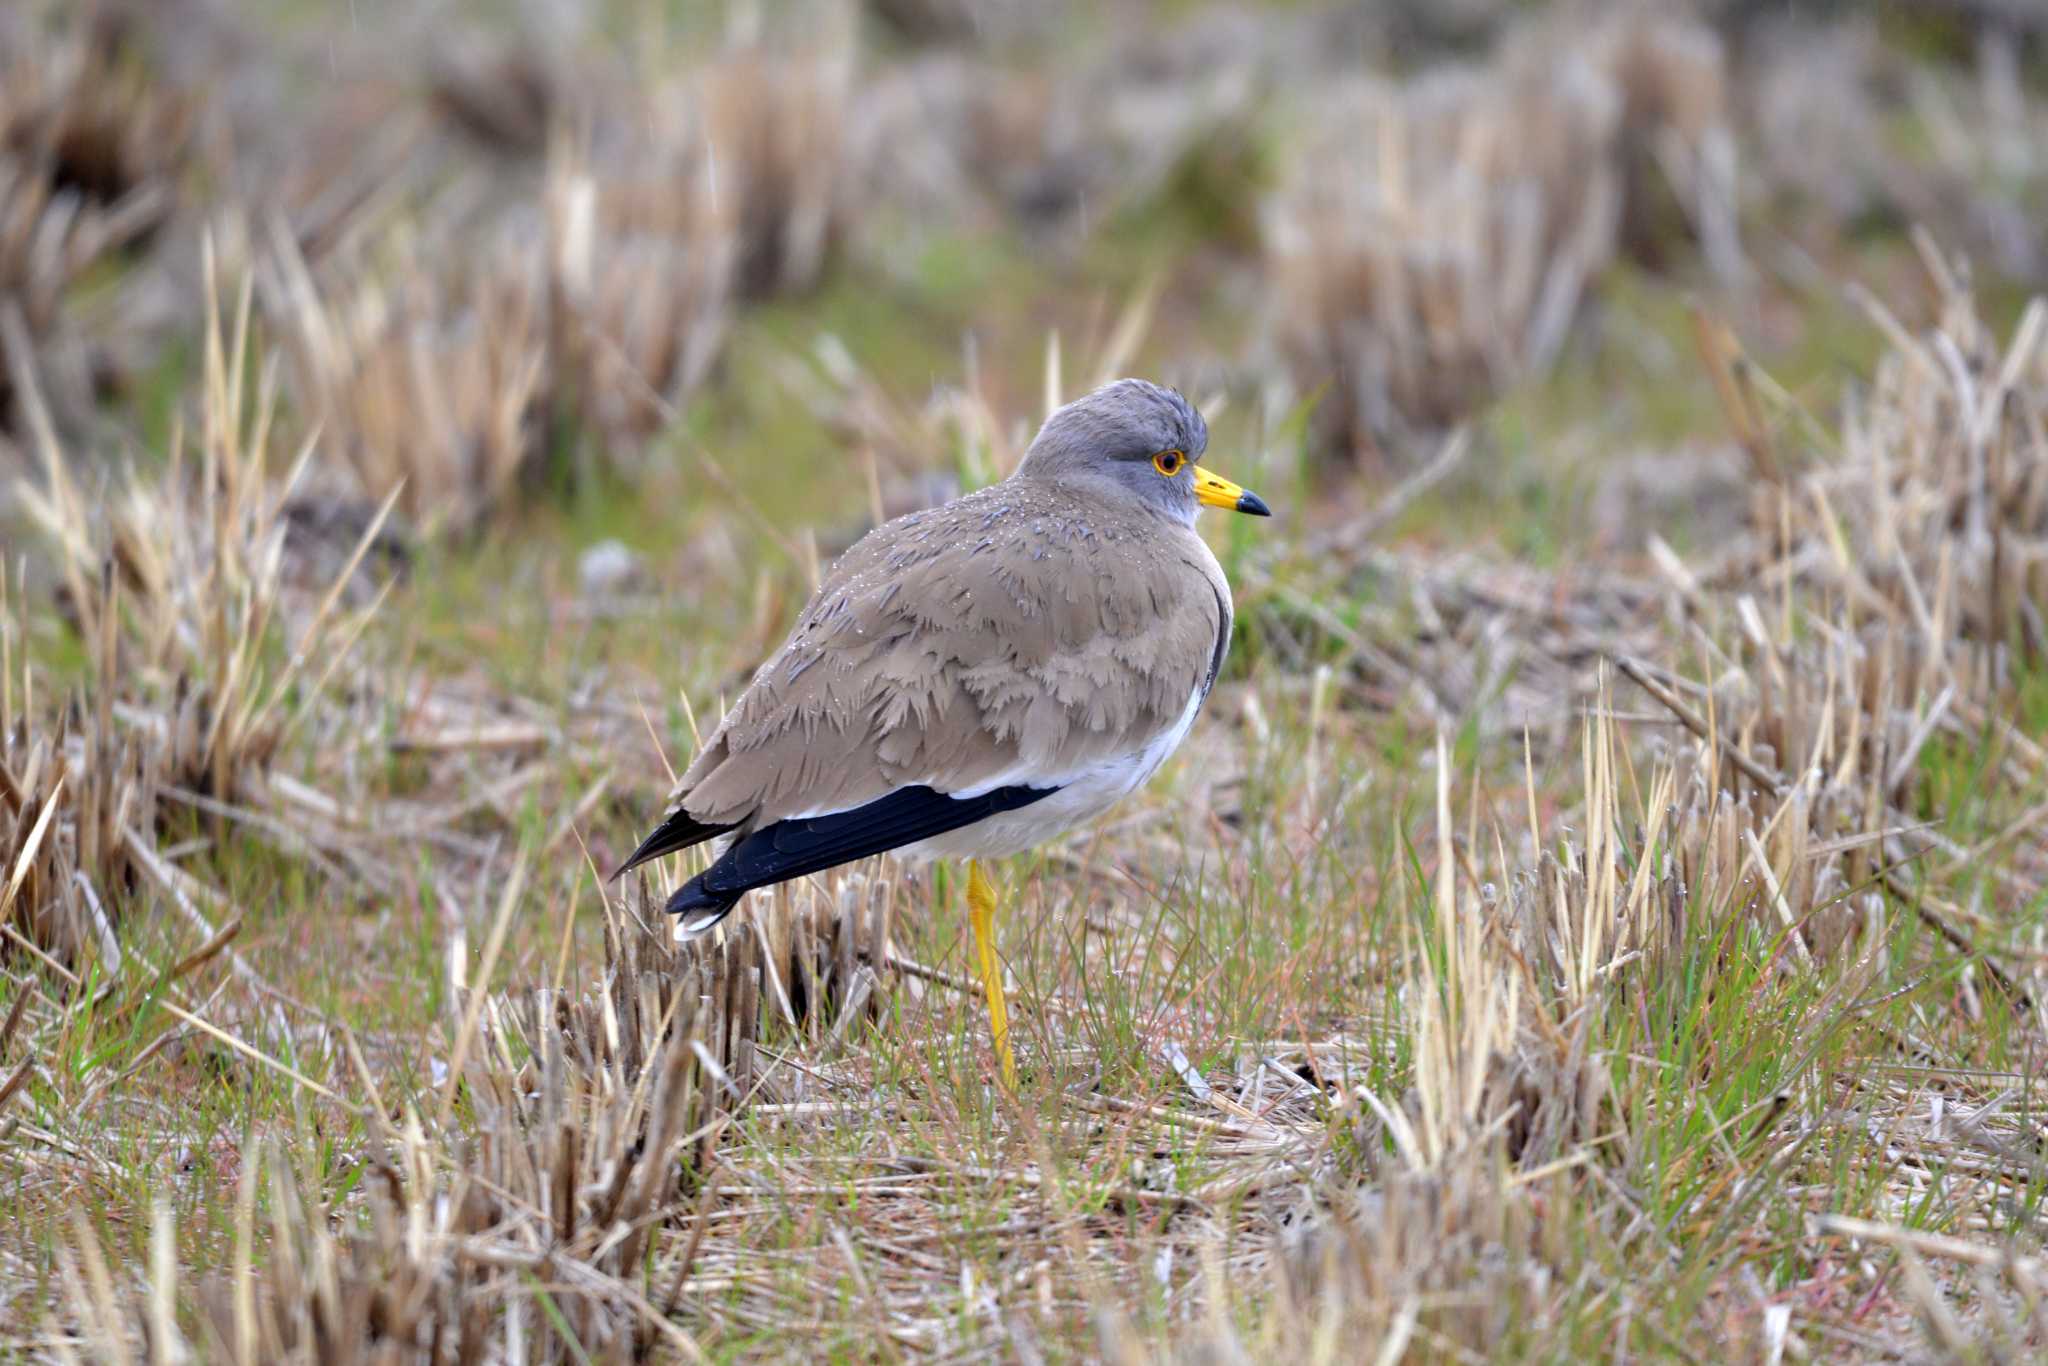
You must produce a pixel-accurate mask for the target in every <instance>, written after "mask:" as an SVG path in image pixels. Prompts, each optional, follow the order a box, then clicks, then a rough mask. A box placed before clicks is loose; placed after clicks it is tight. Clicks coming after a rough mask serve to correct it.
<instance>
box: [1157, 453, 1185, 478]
mask: <svg viewBox="0 0 2048 1366" xmlns="http://www.w3.org/2000/svg"><path fill="white" fill-rule="evenodd" d="M1187 463H1188V457H1187V453H1186V452H1185V451H1161V452H1159V454H1157V455H1155V456H1153V457H1152V468H1153V469H1155V470H1158V471H1159V472H1160V473H1161V474H1162V475H1164V476H1166V477H1167V478H1168V479H1171V478H1173V476H1175V475H1176V474H1179V473H1180V467H1181V466H1183V465H1185V464H1187Z"/></svg>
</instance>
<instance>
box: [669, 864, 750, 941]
mask: <svg viewBox="0 0 2048 1366" xmlns="http://www.w3.org/2000/svg"><path fill="white" fill-rule="evenodd" d="M705 877H706V874H705V873H699V874H697V876H695V877H693V878H691V879H690V880H689V881H688V882H685V883H684V884H683V885H682V886H680V887H678V888H677V889H676V890H675V894H674V895H672V896H670V897H669V899H668V905H667V906H666V907H664V908H663V909H664V910H666V911H667V912H668V913H669V914H670V915H672V916H675V917H676V919H677V920H679V921H681V922H682V923H681V924H680V925H679V926H678V927H677V929H678V931H679V932H680V934H681V936H682V937H683V938H685V939H695V938H696V937H697V936H698V935H700V934H704V933H707V932H708V931H709V930H710V929H711V927H712V926H713V925H716V924H717V923H718V922H719V921H721V920H723V919H725V918H726V917H727V916H728V915H731V914H732V908H733V907H735V906H737V905H739V904H740V898H741V897H743V896H745V895H746V893H745V892H743V891H741V892H719V891H713V890H712V889H711V888H709V887H706V886H705V885H704V879H705Z"/></svg>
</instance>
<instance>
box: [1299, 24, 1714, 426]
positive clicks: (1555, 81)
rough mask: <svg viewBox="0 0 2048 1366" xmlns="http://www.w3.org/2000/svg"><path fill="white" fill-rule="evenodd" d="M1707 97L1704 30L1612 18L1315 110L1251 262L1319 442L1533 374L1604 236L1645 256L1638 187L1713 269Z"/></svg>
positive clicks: (1601, 265)
mask: <svg viewBox="0 0 2048 1366" xmlns="http://www.w3.org/2000/svg"><path fill="white" fill-rule="evenodd" d="M1726 103H1727V96H1726V93H1725V89H1724V78H1723V74H1722V62H1721V53H1720V48H1719V44H1718V41H1717V40H1716V38H1715V37H1714V35H1713V34H1712V33H1711V32H1710V31H1708V30H1705V29H1703V28H1701V27H1699V26H1698V25H1696V24H1693V23H1692V22H1690V21H1684V20H1676V19H1661V18H1649V17H1645V16H1642V15H1639V14H1634V13H1631V14H1628V15H1626V16H1624V17H1621V18H1618V19H1614V20H1611V21H1609V22H1607V23H1605V24H1603V25H1601V26H1599V27H1598V28H1596V29H1595V30H1594V31H1593V32H1592V33H1591V34H1590V35H1589V34H1587V33H1585V32H1581V31H1578V30H1576V29H1566V28H1563V27H1561V26H1560V27H1558V28H1556V29H1551V28H1533V29H1531V30H1530V31H1529V32H1528V33H1526V34H1524V35H1522V36H1520V37H1519V38H1518V39H1517V40H1515V41H1512V42H1509V43H1507V44H1504V46H1503V48H1502V50H1501V51H1499V52H1498V53H1497V54H1495V55H1494V56H1493V57H1492V58H1491V59H1490V60H1489V62H1488V63H1486V64H1485V65H1481V66H1474V67H1471V68H1469V69H1463V70H1436V71H1430V72H1426V73H1424V74H1422V75H1420V76H1418V77H1416V78H1415V79H1414V80H1412V81H1409V82H1405V83H1399V84H1390V83H1387V82H1369V83H1360V82H1356V81H1354V82H1352V83H1351V86H1350V88H1348V89H1346V90H1344V91H1343V92H1341V93H1340V94H1338V95H1336V96H1333V97H1331V98H1329V99H1327V100H1324V101H1322V102H1321V103H1320V106H1319V115H1318V122H1319V125H1320V127H1319V131H1318V132H1317V133H1316V134H1315V136H1314V140H1313V141H1312V142H1311V143H1310V144H1308V145H1307V146H1305V147H1304V149H1303V155H1301V156H1300V158H1299V159H1298V161H1297V163H1296V166H1295V169H1294V171H1293V172H1292V176H1291V178H1290V180H1289V181H1288V183H1286V184H1285V185H1283V186H1282V187H1281V189H1280V190H1279V191H1278V192H1277V193H1276V195H1275V196H1274V198H1273V200H1272V201H1271V202H1270V203H1269V204H1268V205H1267V211H1266V250H1267V258H1268V270H1269V272H1270V274H1271V277H1272V279H1273V282H1274V294H1273V319H1274V328H1275V332H1276V339H1277V341H1278V344H1279V347H1280V350H1281V352H1282V353H1283V355H1284V357H1285V359H1286V361H1287V363H1288V365H1289V366H1290V367H1291V368H1292V370H1293V373H1294V375H1295V378H1296V383H1297V385H1298V386H1299V387H1300V389H1301V390H1302V391H1303V392H1307V391H1310V390H1313V389H1316V388H1317V387H1318V386H1321V385H1324V384H1328V385H1330V386H1331V388H1330V392H1329V394H1328V396H1327V398H1326V399H1325V400H1324V401H1323V402H1322V404H1321V406H1320V408H1319V410H1318V423H1319V440H1320V442H1321V443H1322V444H1323V446H1324V447H1325V448H1326V449H1327V450H1329V451H1330V452H1332V453H1335V454H1338V455H1340V456H1343V457H1345V458H1350V459H1360V458H1367V457H1378V456H1383V455H1384V454H1385V452H1386V451H1387V450H1388V449H1389V448H1390V447H1392V448H1400V447H1403V446H1405V445H1406V444H1407V443H1408V442H1409V441H1410V440H1412V439H1413V437H1414V436H1416V435H1417V434H1427V433H1431V432H1434V431H1438V430H1441V429H1443V428H1447V427H1449V426H1451V425H1453V424H1454V423H1456V422H1458V421H1460V420H1462V419H1463V418H1465V417H1467V416H1468V415H1470V414H1471V413H1473V412H1474V411H1475V410H1477V409H1478V408H1479V407H1480V406H1481V405H1482V404H1483V403H1484V402H1485V401H1486V400H1487V399H1489V398H1490V397H1492V396H1493V395H1495V394H1497V393H1498V392H1499V391H1500V390H1501V389H1503V388H1504V387H1506V386H1507V385H1509V384H1511V383H1513V382H1514V381H1515V380H1516V379H1517V378H1518V377H1520V376H1523V375H1526V374H1528V373H1530V372H1532V371H1541V370H1542V369H1544V368H1545V367H1546V366H1548V365H1549V364H1550V363H1551V362H1552V361H1553V359H1554V358H1555V357H1556V355H1557V353H1558V350H1559V348H1560V347H1562V346H1563V345H1564V343H1565V340H1566V338H1567V336H1568V334H1569V330H1570V328H1571V325H1572V323H1573V320H1574V318H1575V317H1576V316H1577V314H1578V312H1579V310H1580V308H1581V305H1582V302H1583V300H1584V299H1585V297H1586V295H1587V293H1588V291H1589V289H1590V288H1591V287H1592V285H1593V283H1594V281H1595V279H1596V278H1597V277H1598V276H1599V274H1600V273H1601V271H1603V270H1604V269H1605V268H1606V267H1607V265H1608V263H1609V262H1610V261H1611V260H1612V259H1613V257H1614V255H1615V252H1616V250H1617V247H1618V245H1619V244H1620V241H1621V238H1622V235H1623V232H1624V229H1625V230H1626V232H1627V234H1628V235H1629V236H1630V237H1631V238H1632V239H1634V241H1635V244H1636V245H1637V248H1638V250H1640V251H1642V252H1644V253H1648V252H1650V251H1652V250H1653V249H1656V248H1657V247H1658V246H1659V245H1660V237H1659V235H1658V233H1657V232H1656V229H1655V227H1654V220H1655V213H1654V209H1653V202H1654V198H1655V195H1656V193H1657V190H1658V188H1659V187H1660V186H1663V185H1665V184H1669V185H1670V186H1672V187H1674V188H1675V189H1676V190H1677V191H1678V194H1677V199H1678V201H1679V202H1680V203H1681V204H1682V205H1683V206H1684V207H1685V208H1686V210H1687V211H1688V212H1689V213H1690V214H1691V216H1692V222H1691V223H1688V224H1686V225H1685V226H1686V227H1687V228H1688V229H1691V230H1694V231H1696V232H1697V233H1698V234H1699V235H1700V236H1701V237H1703V238H1705V239H1706V240H1707V241H1708V244H1709V246H1710V248H1711V249H1712V251H1713V253H1714V254H1715V255H1716V256H1717V257H1718V258H1719V259H1720V260H1721V262H1722V263H1724V264H1726V265H1729V266H1732V265H1733V263H1734V260H1735V255H1734V253H1735V251H1736V247H1735V243H1734V240H1733V228H1734V225H1733V218H1732V214H1733V198H1732V195H1733V186H1732V183H1730V180H1729V177H1730V176H1731V175H1732V166H1731V158H1732V156H1733V152H1732V147H1731V145H1730V143H1729V140H1728V139H1729V134H1728V129H1727V126H1726V125H1727V118H1728V111H1727V108H1726Z"/></svg>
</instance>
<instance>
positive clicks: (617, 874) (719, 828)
mask: <svg viewBox="0 0 2048 1366" xmlns="http://www.w3.org/2000/svg"><path fill="white" fill-rule="evenodd" d="M735 828H736V827H734V826H730V825H713V824H709V823H707V822H705V821H700V820H698V819H697V818H696V817H695V816H692V815H691V814H690V813H689V812H687V811H685V810H684V809H683V808H681V807H680V806H679V807H677V808H676V809H675V810H673V811H671V812H669V813H668V814H667V815H666V816H664V817H662V821H661V824H660V825H657V826H655V827H654V830H653V833H651V834H649V835H648V836H647V838H646V839H644V840H642V841H640V847H639V848H637V849H635V850H634V851H633V852H632V853H630V854H628V855H627V856H626V861H625V862H624V863H621V864H620V865H619V866H618V867H617V868H615V869H613V870H612V875H611V876H610V877H608V878H606V879H605V881H607V882H617V881H618V880H619V879H620V878H622V877H624V876H625V875H626V874H627V873H630V872H632V871H633V870H634V869H635V868H638V867H639V866H640V865H641V864H643V863H646V862H649V861H650V860H653V859H658V858H660V857H661V856H662V855H663V854H673V853H675V852H677V851H678V850H681V849H688V848H689V847H690V846H692V845H695V844H702V843H703V842H704V841H705V840H708V839H715V838H717V837H718V836H720V835H723V834H725V833H726V832H727V831H729V830H732V829H735Z"/></svg>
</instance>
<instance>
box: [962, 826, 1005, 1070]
mask: <svg viewBox="0 0 2048 1366" xmlns="http://www.w3.org/2000/svg"><path fill="white" fill-rule="evenodd" d="M967 917H968V919H969V920H971V921H972V922H973V923H974V948H975V953H976V955H977V957H978V958H979V960H980V963H981V989H982V991H983V993H984V994H986V995H987V997H988V1027H989V1032H990V1033H991V1034H993V1035H994V1036H995V1041H996V1057H998V1058H1000V1059H1001V1060H1002V1064H1003V1084H1004V1085H1005V1086H1007V1087H1009V1088H1010V1089H1011V1090H1012V1091H1014V1090H1016V1089H1017V1060H1016V1059H1015V1058H1014V1057H1012V1056H1011V1055H1010V1008H1009V1002H1008V1000H1007V999H1006V998H1005V997H1004V995H1003V965H1002V962H1001V960H999V959H998V958H997V957H996V887H995V884H994V883H993V882H990V881H989V880H988V874H986V873H984V872H982V871H981V861H980V860H979V859H969V860H967Z"/></svg>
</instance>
